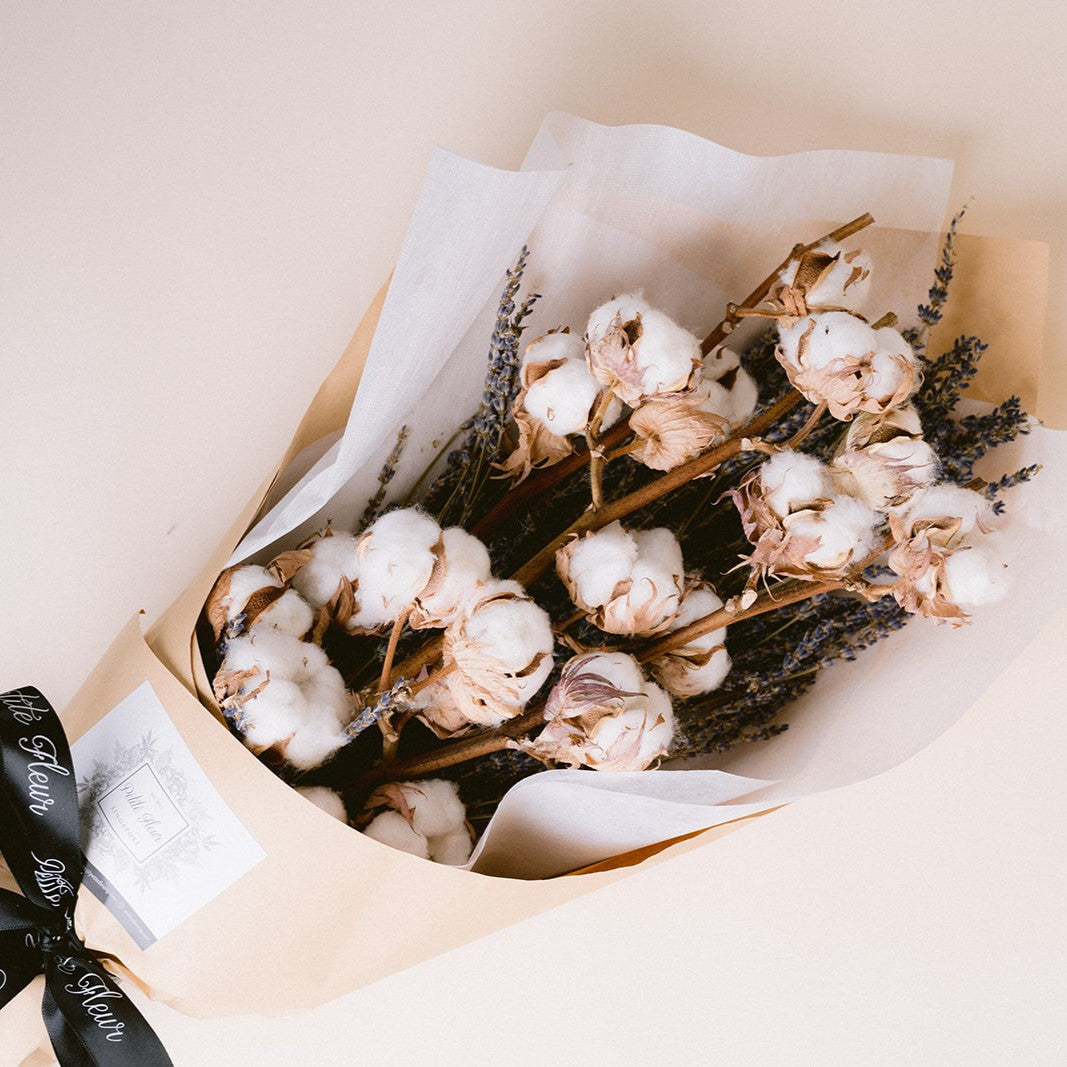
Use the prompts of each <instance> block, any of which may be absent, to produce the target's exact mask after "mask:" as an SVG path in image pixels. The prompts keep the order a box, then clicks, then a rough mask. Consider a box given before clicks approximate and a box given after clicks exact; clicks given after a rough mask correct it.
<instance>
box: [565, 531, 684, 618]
mask: <svg viewBox="0 0 1067 1067" xmlns="http://www.w3.org/2000/svg"><path fill="white" fill-rule="evenodd" d="M556 568H557V571H558V572H559V575H560V578H561V579H562V581H563V583H564V585H566V586H567V591H568V593H569V594H570V596H571V599H572V600H573V601H574V603H575V605H576V606H577V607H579V608H581V610H582V611H584V612H587V613H588V614H589V615H590V617H591V619H592V621H593V622H594V623H595V624H596V625H597V626H599V627H600V628H601V629H602V630H605V631H606V632H607V633H618V634H639V633H641V634H645V633H655V632H657V631H658V630H660V629H662V627H663V626H664V625H666V623H667V620H668V619H669V618H670V617H671V616H672V615H673V614H674V612H675V611H676V610H677V607H678V598H679V596H680V595H681V579H682V574H683V565H682V558H681V548H680V546H679V545H678V541H677V538H675V536H674V534H673V533H671V531H670V530H667V529H657V530H637V531H633V532H629V531H627V530H625V529H623V527H622V526H621V525H620V524H619V523H617V522H615V523H611V524H609V525H608V526H605V527H604V529H602V530H598V531H597V532H595V533H591V534H587V535H585V536H584V537H582V538H578V539H576V540H574V541H571V542H570V543H569V544H567V545H564V546H563V548H561V549H560V550H559V551H558V552H557V553H556Z"/></svg>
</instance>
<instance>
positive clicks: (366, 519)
mask: <svg viewBox="0 0 1067 1067" xmlns="http://www.w3.org/2000/svg"><path fill="white" fill-rule="evenodd" d="M409 433H410V428H409V427H407V426H401V427H400V431H399V433H397V435H396V444H395V445H393V449H392V451H391V452H390V453H389V455H388V456H387V457H386V460H385V463H383V464H382V469H381V470H380V471H379V472H378V488H377V489H376V490H375V493H374V496H372V497H371V498H370V500H369V501H367V506H366V508H364V509H363V515H362V516H361V517H360V520H359V527H358V529H359V530H365V529H366V528H367V527H368V526H370V524H371V523H372V522H374V520H375V519H376V518H378V516H379V515H381V513H382V506H383V505H384V504H385V494H386V492H387V491H388V487H389V483H390V482H391V481H392V480H393V478H394V477H395V476H396V465H397V464H398V463H399V462H400V456H401V453H402V452H403V451H404V444H405V443H406V441H407V439H408V434H409Z"/></svg>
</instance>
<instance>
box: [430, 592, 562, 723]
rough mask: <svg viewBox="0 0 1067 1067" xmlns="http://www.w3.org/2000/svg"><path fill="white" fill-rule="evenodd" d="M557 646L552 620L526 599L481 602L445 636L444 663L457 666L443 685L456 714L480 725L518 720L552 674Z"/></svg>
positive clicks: (511, 596)
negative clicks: (446, 689)
mask: <svg viewBox="0 0 1067 1067" xmlns="http://www.w3.org/2000/svg"><path fill="white" fill-rule="evenodd" d="M554 645H555V637H554V635H553V633H552V623H551V620H550V619H549V617H548V615H547V614H546V613H545V611H544V610H543V609H542V608H540V607H539V606H538V605H537V604H535V603H534V602H533V601H532V600H530V599H528V598H527V597H525V596H516V595H515V594H513V593H499V594H496V595H494V596H492V597H490V598H488V599H485V600H480V601H478V602H477V603H476V604H474V605H473V607H471V609H470V611H469V613H468V614H467V615H466V616H461V617H460V618H459V619H457V620H456V621H455V622H453V623H451V624H450V625H449V627H448V628H447V629H446V630H445V648H444V654H445V662H446V663H447V662H449V661H454V662H455V669H454V670H453V671H452V672H451V673H450V674H449V675H448V676H447V677H446V678H445V679H444V681H445V684H446V686H447V687H448V690H449V695H450V697H451V701H452V703H453V704H454V705H455V708H454V709H453V710H454V711H458V712H459V713H460V714H462V715H463V716H464V717H466V718H467V719H468V720H469V721H470V722H475V723H479V724H492V723H495V722H499V721H501V720H503V719H508V718H512V717H514V716H515V715H516V714H518V712H519V710H520V709H521V707H522V705H523V704H525V703H526V702H527V701H528V700H529V699H530V698H531V697H533V696H534V694H535V693H536V692H537V690H538V689H540V688H541V685H542V684H543V683H544V681H545V679H546V678H547V677H548V675H549V674H550V673H551V671H552V650H553V647H554ZM447 710H448V709H446V711H447Z"/></svg>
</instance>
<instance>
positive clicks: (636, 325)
mask: <svg viewBox="0 0 1067 1067" xmlns="http://www.w3.org/2000/svg"><path fill="white" fill-rule="evenodd" d="M586 336H587V346H586V359H587V361H588V364H589V369H590V370H591V371H592V373H593V376H594V377H595V378H596V380H597V381H598V382H600V383H601V384H603V385H606V386H607V387H608V388H610V389H611V390H612V391H613V392H614V393H616V395H617V396H618V397H619V398H620V399H621V400H623V401H625V402H626V403H627V404H630V405H631V406H636V405H637V404H638V403H640V401H641V400H644V399H648V398H649V397H651V396H656V395H658V394H661V393H676V392H680V391H681V390H684V389H686V388H687V387H688V385H689V381H690V379H691V377H692V375H693V370H694V368H695V367H697V366H699V364H700V341H699V340H698V339H697V338H696V337H694V336H693V334H691V333H690V332H689V331H688V330H686V329H683V328H682V327H681V326H679V325H678V323H676V322H675V321H674V320H673V319H671V318H670V317H669V316H668V315H665V314H664V313H663V312H662V311H657V310H656V309H655V308H653V307H652V306H651V305H650V304H649V303H648V302H647V301H646V300H644V299H643V298H642V297H641V296H639V295H637V294H634V293H625V294H623V295H622V296H618V297H614V298H613V299H611V300H609V301H608V302H607V303H605V304H602V305H601V306H600V307H598V308H596V309H595V310H594V311H593V313H592V314H591V315H590V316H589V321H588V324H587V326H586Z"/></svg>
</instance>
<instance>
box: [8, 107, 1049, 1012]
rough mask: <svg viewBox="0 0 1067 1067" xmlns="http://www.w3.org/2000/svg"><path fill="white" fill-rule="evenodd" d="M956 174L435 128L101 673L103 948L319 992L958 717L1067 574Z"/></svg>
mask: <svg viewBox="0 0 1067 1067" xmlns="http://www.w3.org/2000/svg"><path fill="white" fill-rule="evenodd" d="M947 186H948V166H947V165H946V164H944V163H943V162H942V161H937V160H917V159H909V158H905V157H889V156H874V155H867V154H856V153H812V154H805V155H803V156H796V157H782V158H781V159H769V160H757V159H752V158H750V157H742V156H738V155H736V154H734V153H729V152H727V151H726V150H725V149H721V148H719V147H717V146H714V145H710V144H708V143H707V142H704V141H700V140H699V139H697V138H692V137H690V136H689V135H687V134H683V133H680V132H679V131H672V130H666V129H663V128H658V127H633V128H623V129H618V130H609V129H605V128H603V127H597V126H594V125H592V124H588V123H582V122H580V121H578V120H575V119H571V118H569V117H566V116H552V117H550V118H549V119H548V120H547V121H546V124H545V126H544V128H543V129H542V131H541V132H540V133H539V135H538V138H537V140H536V141H535V144H534V146H533V148H532V149H531V152H530V155H529V157H528V159H527V162H526V163H525V164H524V167H523V169H522V170H520V171H518V172H515V173H505V172H500V171H495V170H492V169H490V168H484V167H478V166H476V165H474V164H471V163H469V162H467V161H464V160H460V159H457V158H455V157H452V156H449V155H447V154H441V155H439V156H438V157H437V158H436V159H435V161H434V163H433V165H432V168H431V175H430V181H429V182H428V183H427V186H426V190H425V192H424V193H423V196H422V197H421V198H420V201H419V204H418V206H417V208H416V211H415V216H414V219H413V222H412V225H411V229H410V230H409V235H408V238H407V240H406V242H405V246H404V249H403V252H402V254H401V256H400V259H399V262H398V264H397V268H396V272H395V274H394V276H393V279H392V280H391V282H390V284H389V286H388V290H387V292H385V293H383V294H382V295H381V296H380V297H379V299H378V300H376V301H375V303H374V304H373V305H372V307H371V309H370V310H369V311H368V313H367V316H366V317H365V319H364V322H363V323H362V325H361V326H360V329H359V330H358V331H357V334H356V337H355V338H354V340H353V343H352V345H351V346H350V347H349V349H348V351H347V352H346V353H345V355H344V356H343V357H342V359H341V361H340V362H339V364H338V366H337V368H336V370H335V371H334V373H333V374H332V375H331V376H330V377H329V378H328V379H327V381H326V382H325V383H324V385H323V387H322V389H321V390H320V393H319V395H318V397H317V398H316V400H315V402H314V403H313V405H312V407H311V409H310V410H309V412H308V414H307V416H306V417H305V420H304V422H303V423H302V424H301V426H300V428H299V429H298V430H297V433H296V435H295V438H294V441H293V444H292V446H291V447H290V449H289V452H288V454H287V455H286V457H285V459H284V460H283V461H282V463H281V464H279V465H278V466H277V467H276V468H272V469H273V470H276V473H275V475H274V477H273V478H272V479H271V481H270V482H269V483H268V484H267V485H266V486H265V487H264V489H263V490H262V491H261V492H259V493H257V494H256V496H255V497H254V498H253V500H252V501H251V502H250V503H249V504H248V506H247V507H246V508H244V509H243V510H241V512H240V514H237V515H236V516H235V521H234V524H233V529H232V530H231V531H230V533H229V534H228V535H227V536H226V537H225V538H224V539H223V541H222V543H221V544H220V546H219V548H218V550H217V551H216V553H214V555H213V556H212V558H211V559H209V560H207V561H206V563H205V566H204V570H203V573H202V574H201V576H200V577H199V578H198V579H197V580H196V581H195V582H193V583H192V584H191V585H190V587H189V588H188V590H187V591H186V592H185V593H184V594H183V595H182V596H181V597H180V598H179V600H178V601H177V602H176V603H175V604H174V605H173V607H172V608H171V609H170V610H169V611H168V612H167V613H166V614H165V615H164V617H163V618H162V619H161V620H159V621H158V622H157V623H156V624H155V625H154V626H153V627H152V629H151V630H150V631H149V632H148V634H147V635H146V636H142V633H141V627H140V624H139V622H138V620H136V618H135V619H133V620H131V622H130V624H129V625H128V626H127V628H126V629H125V630H124V631H123V632H122V633H120V634H119V635H118V636H117V638H116V640H115V643H114V645H113V647H112V649H111V650H109V652H108V654H107V655H106V656H105V657H104V659H103V660H102V661H101V663H100V665H99V667H98V668H97V670H96V671H95V672H94V673H93V675H92V676H91V677H90V678H89V680H88V681H87V682H86V685H85V687H84V688H83V690H82V691H81V692H80V693H79V694H78V696H77V697H76V698H75V700H74V701H73V702H72V704H71V705H70V706H69V707H68V708H67V709H66V713H65V715H64V725H65V727H66V730H67V732H68V734H69V736H70V737H71V738H72V741H73V744H72V746H71V749H72V757H73V766H74V772H75V773H76V775H77V778H78V784H79V791H80V796H81V803H82V836H83V845H84V848H85V852H86V855H87V857H88V866H87V868H86V878H85V884H86V886H87V887H88V888H89V889H90V890H91V895H90V894H81V896H80V897H79V903H78V911H77V914H76V916H75V920H76V923H77V926H78V932H79V935H80V937H81V938H82V940H83V941H84V942H85V944H86V946H87V947H88V948H89V949H91V950H92V951H93V952H94V953H95V954H96V955H97V956H104V957H107V958H108V959H109V960H111V961H115V962H114V963H113V966H114V967H116V968H117V969H119V970H121V971H123V972H124V973H126V974H127V975H128V976H130V977H131V978H132V979H133V980H135V981H137V982H138V983H139V984H140V985H141V986H142V987H143V988H145V989H147V990H148V991H150V992H151V993H152V995H153V996H155V997H158V998H160V999H165V1000H167V1001H168V1002H170V1003H172V1004H174V1005H175V1006H177V1007H179V1008H180V1009H182V1010H185V1011H188V1012H190V1013H193V1014H225V1013H234V1012H242V1011H243V1012H248V1011H254V1012H257V1013H262V1014H280V1013H283V1012H290V1011H297V1010H301V1009H302V1008H307V1007H310V1006H313V1005H315V1004H319V1003H322V1002H324V1001H326V1000H329V999H331V998H332V997H336V996H337V995H339V994H341V993H343V992H346V991H349V990H351V989H353V988H356V987H357V986H359V985H360V984H365V983H367V982H371V981H374V980H376V979H378V978H380V977H383V976H385V975H387V974H390V973H393V972H395V971H396V970H399V969H401V968H403V967H405V966H409V965H412V964H414V963H417V962H419V961H421V960H424V959H426V958H428V957H429V956H431V955H435V954H437V953H440V952H443V951H446V950H447V949H449V948H452V947H455V946H457V945H461V944H463V943H465V942H467V941H469V940H471V939H473V938H476V937H479V936H481V935H483V934H485V933H488V932H491V931H493V930H496V929H499V928H501V927H502V926H504V925H507V924H508V923H512V922H515V921H518V920H520V919H523V918H525V917H528V916H530V915H533V914H536V913H538V912H540V911H543V910H545V909H547V908H550V907H552V906H554V905H555V904H557V903H561V902H564V901H566V900H569V899H571V898H573V897H575V896H577V895H580V894H582V893H585V892H588V891H589V890H591V889H593V888H596V887H598V886H601V885H604V884H605V883H607V882H609V881H612V880H615V879H619V878H622V877H625V876H626V874H627V873H628V871H629V870H630V869H631V867H632V866H633V865H635V864H637V863H638V862H639V861H644V860H645V859H646V858H647V859H648V862H653V863H660V862H668V861H669V860H670V859H671V857H673V856H676V855H678V854H679V853H680V852H682V851H684V850H686V849H689V848H698V847H704V846H705V845H707V844H708V843H709V842H710V841H712V840H714V839H715V837H716V836H717V835H720V834H722V833H726V832H729V831H730V830H731V829H732V828H734V827H736V826H738V825H741V824H742V823H743V821H744V820H745V819H746V818H747V817H750V816H756V815H759V814H761V813H764V812H767V811H769V810H772V809H773V808H775V807H777V806H779V805H781V804H782V803H786V802H788V801H790V800H792V799H795V798H797V797H801V796H804V795H806V794H808V793H811V792H814V791H816V790H820V789H825V788H830V787H833V786H836V785H840V784H844V783H846V782H849V781H856V780H858V779H861V778H864V777H868V776H870V775H873V774H876V773H878V772H879V771H881V770H884V769H886V768H888V767H890V766H892V765H894V764H895V763H898V762H900V761H901V760H903V759H905V758H907V757H908V756H909V755H911V754H912V753H913V752H915V751H917V750H918V749H919V748H920V747H922V746H923V745H924V744H925V743H926V742H927V741H929V740H930V739H931V738H932V737H934V736H936V735H937V734H938V733H939V732H940V731H941V730H943V729H944V728H945V727H946V726H947V725H948V724H949V723H951V722H952V721H953V720H954V719H955V718H956V717H957V716H958V715H959V714H961V713H962V712H963V711H964V710H965V709H966V708H967V707H968V706H969V705H970V704H971V702H972V701H973V700H974V699H975V697H976V696H977V695H978V694H979V693H980V692H981V691H982V689H983V688H984V687H985V686H986V684H987V683H988V681H989V680H990V679H991V677H992V676H993V675H994V674H995V673H996V672H997V671H998V670H999V668H1000V666H1001V665H1003V664H1005V663H1006V662H1007V660H1008V658H1009V657H1011V656H1012V654H1013V651H1014V649H1015V648H1017V647H1019V645H1020V643H1021V642H1024V641H1025V640H1026V638H1027V636H1028V634H1030V633H1032V632H1034V631H1035V630H1036V629H1037V628H1038V627H1039V626H1040V625H1041V624H1042V622H1043V621H1044V619H1045V618H1047V617H1049V615H1050V614H1051V612H1052V611H1053V610H1054V608H1055V607H1056V605H1057V604H1059V603H1060V602H1062V598H1063V595H1064V593H1065V592H1067V591H1065V590H1064V589H1062V588H1061V586H1062V581H1061V580H1060V579H1059V578H1058V575H1057V573H1055V571H1054V569H1050V568H1047V567H1039V566H1035V565H1034V563H1033V561H1035V560H1042V559H1045V558H1052V555H1053V553H1054V551H1055V548H1056V544H1057V536H1058V530H1059V529H1060V528H1061V527H1062V522H1063V517H1064V516H1063V514H1062V511H1063V509H1062V503H1061V501H1062V499H1063V498H1064V493H1063V485H1064V465H1063V462H1062V459H1061V454H1062V449H1061V448H1060V446H1059V444H1058V441H1057V440H1056V437H1055V435H1053V434H1051V433H1049V432H1046V431H1044V430H1043V429H1042V428H1040V427H1036V426H1034V425H1033V424H1032V423H1031V422H1030V421H1029V420H1028V419H1027V417H1026V416H1025V415H1024V414H1023V413H1022V411H1021V410H1020V406H1019V404H1018V403H1017V402H1016V401H1014V400H1007V401H1005V402H1002V403H1000V404H997V405H994V406H989V405H986V406H982V405H976V404H973V403H970V402H969V401H967V399H966V395H965V394H966V386H967V385H968V383H969V382H971V381H972V380H973V377H974V375H975V372H976V368H977V367H978V365H979V359H980V357H981V356H982V354H983V352H984V346H983V344H982V342H980V341H979V340H978V339H977V338H974V337H971V336H970V335H968V334H966V333H964V334H963V336H960V337H957V338H950V339H948V341H947V342H946V343H944V344H941V343H938V344H935V343H934V342H933V341H932V339H931V334H932V333H933V331H934V330H935V329H936V324H937V322H938V319H939V318H940V317H941V316H942V314H943V312H944V309H945V307H946V301H947V300H949V299H950V289H951V286H950V282H952V280H953V273H954V270H955V268H954V260H955V256H956V246H957V244H959V245H961V246H962V243H963V242H962V241H960V240H959V239H958V237H957V236H956V235H955V227H954V226H950V227H949V230H948V235H947V237H942V235H941V232H940V231H941V229H942V227H943V224H944V221H945V215H946V206H947ZM868 211H869V212H870V215H871V216H876V217H877V220H878V221H877V222H876V223H873V224H872V222H871V218H870V216H869V215H867V214H866V212H868ZM798 242H799V244H798ZM525 248H528V249H529V251H528V252H527V251H523V250H524V249H525ZM939 248H940V249H941V251H940V253H939ZM939 255H940V258H938V257H939ZM965 265H966V257H963V258H962V259H961V260H960V264H959V266H960V268H961V269H963V268H964V267H965ZM509 268H510V269H509ZM931 270H933V271H934V275H933V285H932V287H931V283H930V280H929V279H930V272H931ZM761 279H762V281H761ZM960 280H962V279H957V283H958V282H959V281H960ZM536 294H541V295H540V296H537V295H536ZM996 295H997V294H996V292H995V291H994V292H992V293H991V294H990V296H991V298H992V299H995V298H996ZM917 305H921V307H920V308H919V310H918V312H916V311H915V308H916V306H917ZM1016 310H1017V309H1016ZM891 312H896V313H897V314H898V315H899V316H900V318H899V321H895V322H894V321H892V320H891V318H889V317H887V316H888V315H889V314H890V313H891ZM1009 321H1010V320H1009ZM1001 340H1003V338H1002V339H1001ZM487 353H488V360H487V358H486V357H487ZM364 362H365V364H366V371H365V373H364V371H363V366H364ZM357 385H358V389H357ZM1027 431H1029V433H1028V432H1027ZM994 446H998V447H997V448H996V450H994ZM1038 461H1040V462H1041V463H1042V464H1043V469H1042V470H1041V472H1040V475H1039V476H1038V477H1036V478H1035V477H1033V475H1034V474H1035V473H1036V472H1035V465H1036V463H1037V462H1038ZM267 473H268V474H269V473H270V472H267ZM1031 479H1032V480H1031ZM1022 482H1027V483H1028V484H1025V485H1020V484H1019V483H1022ZM209 491H210V488H209V487H207V486H205V493H207V492H209ZM235 510H237V509H235ZM1005 562H1006V563H1007V564H1008V566H1007V567H1004V566H1002V564H1003V563H1005ZM1005 586H1007V590H1008V591H1007V594H1006V595H1005V596H1004V599H1003V600H1001V601H1000V602H995V601H996V598H997V597H998V596H999V595H1000V594H1001V593H1002V592H1003V591H1004V588H1005ZM916 615H918V616H925V617H920V618H915V616H916ZM905 623H907V625H903V624H905ZM871 646H874V647H873V648H872V647H871ZM852 660H854V662H849V661H852ZM212 712H214V713H215V714H212ZM786 726H788V728H787V729H785V727H786ZM291 786H293V787H296V788H295V789H293V788H290V787H291ZM301 794H303V795H301ZM309 800H310V801H312V803H309V802H308V801H309ZM134 805H136V808H134ZM316 805H318V806H316ZM319 807H322V808H325V809H326V812H327V814H324V813H323V811H320V810H319ZM331 816H332V817H331ZM709 828H710V829H709ZM696 835H699V836H696ZM684 837H688V838H692V839H691V840H685V841H681V840H680V839H681V838H684ZM653 853H655V855H654V856H653V855H652V854H653ZM428 861H433V862H428ZM574 872H581V877H556V876H557V875H564V874H569V873H574ZM497 875H507V876H510V877H495V876H497ZM264 931H269V936H264ZM205 975H206V976H209V977H208V978H205V977H204V976H205ZM12 1009H13V1006H12V1008H9V1009H6V1010H8V1011H9V1015H10V1011H11V1010H12ZM38 1011H39V1007H38V1005H37V1004H34V1005H33V1008H32V1013H33V1014H34V1015H35V1016H36V1015H37V1013H38Z"/></svg>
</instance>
